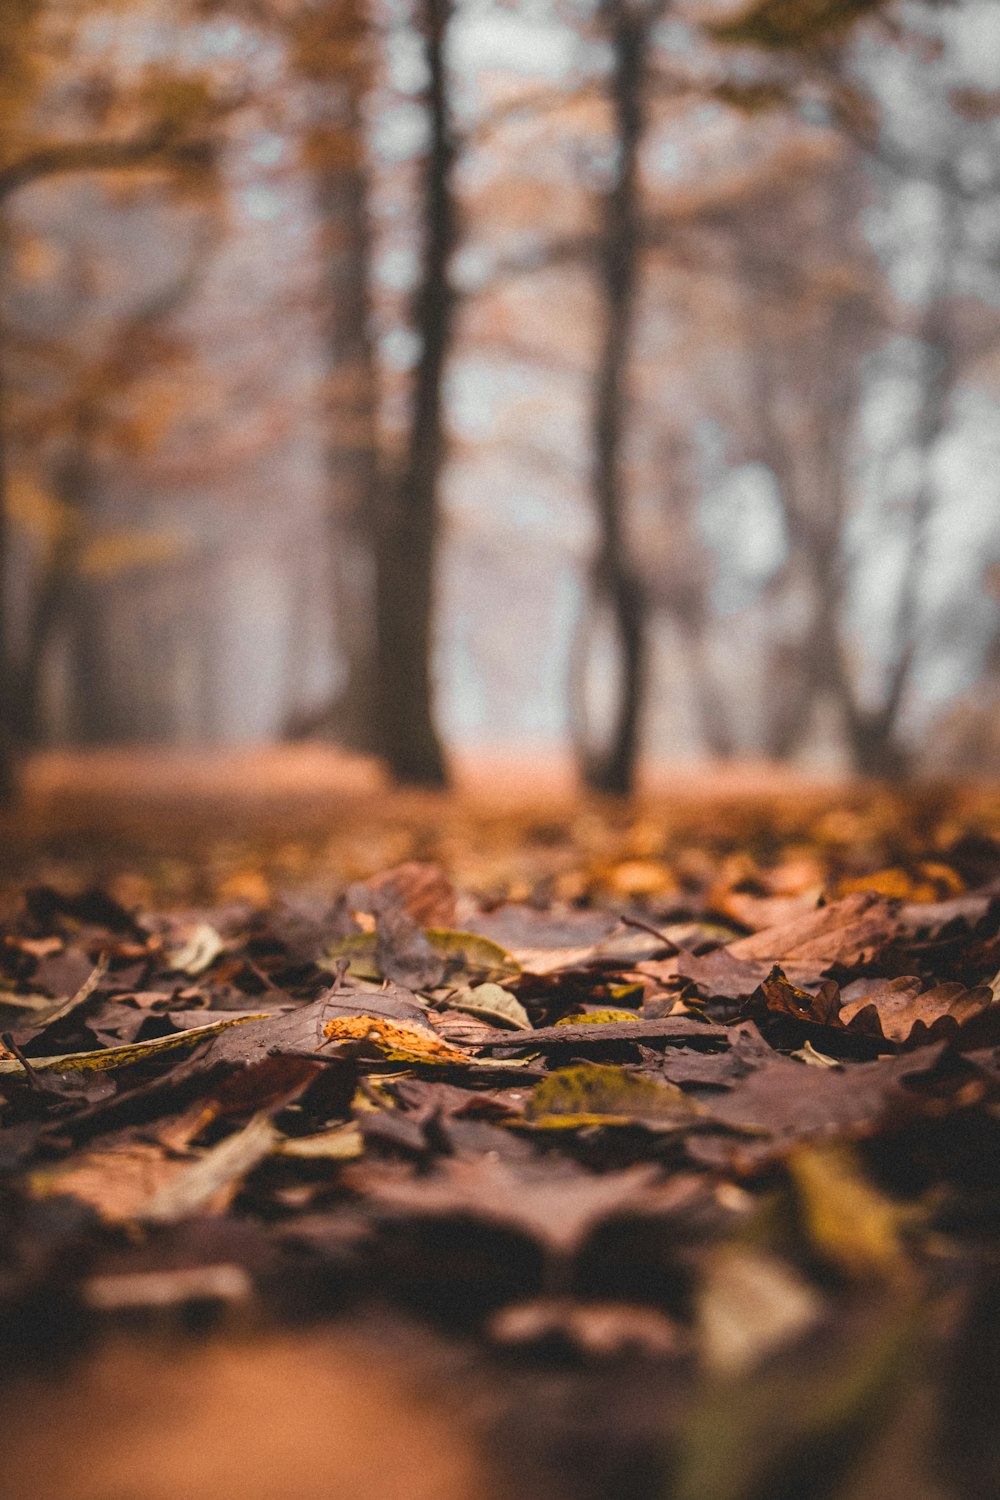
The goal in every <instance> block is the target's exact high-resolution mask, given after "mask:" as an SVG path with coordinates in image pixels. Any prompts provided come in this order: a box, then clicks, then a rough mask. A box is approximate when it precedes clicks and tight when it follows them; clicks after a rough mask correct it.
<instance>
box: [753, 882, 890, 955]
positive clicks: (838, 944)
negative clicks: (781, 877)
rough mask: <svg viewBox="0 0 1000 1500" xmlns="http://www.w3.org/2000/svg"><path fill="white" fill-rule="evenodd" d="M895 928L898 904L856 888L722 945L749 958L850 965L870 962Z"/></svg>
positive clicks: (888, 940) (888, 941)
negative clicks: (813, 909) (836, 899)
mask: <svg viewBox="0 0 1000 1500" xmlns="http://www.w3.org/2000/svg"><path fill="white" fill-rule="evenodd" d="M899 930H900V924H899V918H898V915H897V913H896V909H895V908H894V907H893V906H892V905H891V904H890V903H889V902H887V901H884V900H883V899H882V898H881V897H880V896H877V895H875V894H874V893H873V892H870V891H859V892H857V893H856V894H855V895H853V896H845V897H844V899H843V900H842V901H831V902H830V904H829V905H828V906H821V907H819V908H818V909H817V910H816V911H814V912H810V913H809V914H808V915H806V916H803V917H798V918H796V919H795V920H793V921H791V922H784V923H782V924H781V925H780V926H777V927H767V928H765V929H764V930H763V931H762V932H755V933H754V934H753V935H752V936H751V937H745V938H738V939H737V941H736V942H735V943H730V944H729V946H728V948H727V950H726V951H727V952H728V953H729V954H730V956H731V957H732V958H736V959H742V960H746V961H752V962H764V963H779V964H782V965H783V966H787V965H788V964H790V963H799V964H820V965H823V966H827V967H828V966H829V965H831V964H840V965H842V966H843V967H844V968H854V967H856V966H857V965H858V964H861V963H869V962H871V960H872V959H873V958H874V957H875V956H876V955H877V954H878V953H880V952H881V951H882V950H883V949H884V948H886V947H887V946H888V945H889V943H890V942H891V941H892V939H893V938H894V937H895V936H896V934H897V933H898V932H899Z"/></svg>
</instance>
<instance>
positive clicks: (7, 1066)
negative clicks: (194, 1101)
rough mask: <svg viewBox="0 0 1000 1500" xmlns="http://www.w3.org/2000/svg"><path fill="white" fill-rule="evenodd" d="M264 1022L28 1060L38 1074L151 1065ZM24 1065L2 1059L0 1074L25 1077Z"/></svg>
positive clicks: (212, 1026) (242, 1021)
mask: <svg viewBox="0 0 1000 1500" xmlns="http://www.w3.org/2000/svg"><path fill="white" fill-rule="evenodd" d="M263 1019H265V1016H264V1013H263V1012H257V1013H255V1014H254V1015H251V1016H236V1017H228V1016H227V1017H226V1018H225V1019H224V1020H221V1021H210V1022H207V1023H206V1024H205V1025H204V1026H192V1027H191V1028H190V1030H188V1031H175V1032H173V1033H172V1034H171V1035H170V1036H159V1037H155V1038H154V1039H153V1040H152V1041H149V1042H131V1043H130V1044H129V1045H128V1046H125V1047H105V1048H103V1049H102V1050H101V1051H98V1052H65V1053H63V1054H61V1055H60V1056H56V1057H31V1058H29V1059H28V1061H29V1062H30V1064H31V1068H32V1071H33V1072H35V1073H73V1072H81V1073H86V1072H90V1071H102V1070H104V1069H108V1068H130V1067H133V1066H134V1065H135V1064H136V1063H144V1062H151V1061H152V1060H153V1059H154V1058H157V1057H160V1056H162V1055H163V1054H164V1053H166V1052H177V1051H180V1050H182V1049H184V1048H187V1047H193V1046H195V1045H196V1043H198V1042H202V1041H206V1040H208V1038H209V1037H215V1036H218V1034H219V1033H220V1032H222V1031H228V1030H229V1028H230V1027H231V1026H243V1025H246V1023H247V1022H248V1021H251V1022H252V1021H255V1020H263ZM25 1072H26V1070H25V1068H24V1065H23V1063H20V1062H17V1061H16V1060H14V1059H11V1058H0V1074H15V1075H17V1074H20V1075H21V1076H22V1077H23V1076H25Z"/></svg>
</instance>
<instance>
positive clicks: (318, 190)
mask: <svg viewBox="0 0 1000 1500" xmlns="http://www.w3.org/2000/svg"><path fill="white" fill-rule="evenodd" d="M326 22H327V25H328V27H329V31H330V35H331V36H332V37H333V38H334V39H335V40H336V42H338V43H339V46H338V48H337V52H338V56H339V59H340V66H339V67H338V71H337V74H336V76H335V77H332V78H326V79H324V80H323V99H322V104H321V109H320V111H318V113H320V115H321V118H320V119H319V121H318V123H317V124H315V125H314V126H313V128H312V129H311V131H310V157H311V159H312V161H313V162H314V163H315V166H314V191H315V202H316V211H317V214H318V217H319V225H320V235H321V239H322V246H323V259H324V268H325V280H326V303H327V328H326V371H327V396H326V405H327V474H328V480H329V489H330V497H329V538H330V560H331V571H332V582H333V611H332V624H333V629H334V648H335V650H336V652H337V654H338V655H339V656H340V658H341V659H342V661H343V664H344V668H345V673H346V675H345V680H344V684H343V686H342V687H341V688H340V690H339V691H338V692H337V694H336V697H335V699H334V700H333V702H332V703H330V704H328V705H326V706H325V707H324V708H322V709H320V711H319V712H317V713H315V714H305V715H301V714H300V715H298V716H297V718H298V720H299V721H301V723H302V724H304V725H306V726H307V727H308V726H309V725H311V724H312V723H314V722H315V724H316V725H317V726H319V725H321V726H322V728H323V730H324V731H325V732H327V733H329V734H330V735H331V736H332V737H333V738H334V739H336V740H338V741H339V742H340V743H341V744H345V745H348V746H350V747H351V748H352V749H358V750H374V749H376V748H377V744H376V740H377V733H376V713H375V701H376V687H375V683H376V661H375V628H374V620H373V615H374V600H373V595H374V552H375V545H376V538H375V531H376V528H375V507H376V503H377V496H378V484H379V472H378V386H377V379H376V371H375V356H374V349H373V347H372V340H371V335H370V331H369V312H370V307H369V295H370V273H371V228H370V223H369V216H368V174H367V167H366V161H365V140H364V124H363V107H364V101H365V96H366V94H367V92H368V88H369V84H370V57H369V33H368V26H367V16H366V4H365V0H332V3H330V4H329V5H328V6H327V18H326ZM331 97H333V103H332V104H331V102H330V101H331ZM327 115H332V116H333V118H332V119H328V118H326V117H325V116H327Z"/></svg>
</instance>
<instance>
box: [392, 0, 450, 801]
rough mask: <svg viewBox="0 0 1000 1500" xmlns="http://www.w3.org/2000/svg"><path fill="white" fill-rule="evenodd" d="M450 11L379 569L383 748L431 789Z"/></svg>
mask: <svg viewBox="0 0 1000 1500" xmlns="http://www.w3.org/2000/svg"><path fill="white" fill-rule="evenodd" d="M450 13H451V0H421V6H420V19H421V28H422V31H423V38H424V56H425V60H426V63H427V69H428V74H429V84H428V90H427V111H428V117H429V123H430V146H429V149H428V154H427V161H426V166H425V175H424V194H423V203H424V224H423V231H424V244H423V269H422V275H421V280H420V285H419V287H418V288H417V292H416V296H415V298H414V307H413V323H414V329H415V332H416V333H417V336H418V337H419V339H420V345H421V357H420V363H419V365H418V367H417V371H416V375H415V387H414V392H413V402H412V410H411V415H410V428H409V433H408V437H407V442H406V447H405V451H404V456H403V464H402V470H401V472H400V474H399V476H398V478H397V479H396V480H395V481H390V482H389V483H387V484H386V486H385V487H384V491H383V494H382V496H381V504H380V515H379V528H378V544H377V566H376V624H377V662H378V669H377V688H378V710H379V713H378V724H379V743H380V747H381V749H382V752H383V754H384V755H385V758H386V760H387V761H388V764H389V768H390V770H391V771H392V773H393V775H394V776H395V777H396V778H397V780H399V781H403V782H409V783H413V784H422V785H427V786H443V785H444V784H445V783H446V780H447V771H446V767H445V761H444V755H443V752H442V749H441V744H440V740H439V738H438V734H437V729H436V726H435V723H434V709H433V685H432V676H431V651H432V627H433V611H434V562H435V552H436V546H437V540H438V532H439V496H438V489H439V481H440V474H441V468H442V464H443V460H444V450H445V441H444V413H443V379H444V372H445V367H446V363H447V359H448V354H449V351H450V348H451V342H452V334H453V327H454V314H455V296H454V292H453V290H452V288H451V285H450V283H449V279H448V270H449V262H450V259H451V253H452V250H453V248H454V245H455V240H456V235H457V215H456V208H455V201H454V187H453V181H452V177H453V169H454V164H455V144H454V140H453V137H452V132H451V122H450V112H449V107H448V93H447V87H448V86H447V78H446V65H445V38H446V35H447V29H448V21H449V18H450Z"/></svg>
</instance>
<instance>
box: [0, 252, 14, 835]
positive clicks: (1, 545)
mask: <svg viewBox="0 0 1000 1500" xmlns="http://www.w3.org/2000/svg"><path fill="white" fill-rule="evenodd" d="M2 254H3V248H2V246H0V256H2ZM2 352H3V351H2V347H0V356H2ZM4 416H5V402H4V385H3V371H2V369H0V807H6V806H8V805H9V804H10V803H11V802H12V801H13V800H14V797H15V795H16V790H17V787H16V775H15V758H14V743H15V734H16V728H15V725H16V719H17V698H16V688H15V681H14V674H13V671H12V666H11V660H10V643H9V631H8V625H7V568H8V558H7V553H8V541H7V444H6V432H5V429H4Z"/></svg>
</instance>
